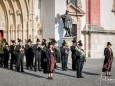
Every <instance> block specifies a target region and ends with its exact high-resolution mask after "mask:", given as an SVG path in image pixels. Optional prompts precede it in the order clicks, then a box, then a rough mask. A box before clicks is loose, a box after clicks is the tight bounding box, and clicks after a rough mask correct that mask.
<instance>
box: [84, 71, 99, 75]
mask: <svg viewBox="0 0 115 86" xmlns="http://www.w3.org/2000/svg"><path fill="white" fill-rule="evenodd" d="M83 73H84V74H87V75H96V76H97V75H100V74H97V73H91V72H85V71H83Z"/></svg>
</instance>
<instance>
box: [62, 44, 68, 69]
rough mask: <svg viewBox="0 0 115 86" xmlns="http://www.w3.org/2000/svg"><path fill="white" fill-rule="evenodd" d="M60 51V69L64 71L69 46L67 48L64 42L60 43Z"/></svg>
mask: <svg viewBox="0 0 115 86" xmlns="http://www.w3.org/2000/svg"><path fill="white" fill-rule="evenodd" d="M60 52H61V60H62V70H63V71H66V70H67V62H68V54H69V48H67V46H66V43H62V47H61V49H60Z"/></svg>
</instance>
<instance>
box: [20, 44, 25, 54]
mask: <svg viewBox="0 0 115 86" xmlns="http://www.w3.org/2000/svg"><path fill="white" fill-rule="evenodd" d="M20 52H21V53H22V54H24V47H23V46H22V45H21V46H20Z"/></svg>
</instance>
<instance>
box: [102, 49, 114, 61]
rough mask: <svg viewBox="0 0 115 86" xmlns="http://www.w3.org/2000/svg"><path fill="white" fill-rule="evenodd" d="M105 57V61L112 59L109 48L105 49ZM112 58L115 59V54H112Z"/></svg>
mask: <svg viewBox="0 0 115 86" xmlns="http://www.w3.org/2000/svg"><path fill="white" fill-rule="evenodd" d="M104 56H105V59H107V60H108V58H109V57H110V50H109V49H108V48H105V49H104ZM112 57H113V52H112Z"/></svg>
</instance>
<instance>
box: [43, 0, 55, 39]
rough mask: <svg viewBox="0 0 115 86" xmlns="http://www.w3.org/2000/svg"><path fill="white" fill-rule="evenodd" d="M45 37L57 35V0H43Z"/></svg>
mask: <svg viewBox="0 0 115 86" xmlns="http://www.w3.org/2000/svg"><path fill="white" fill-rule="evenodd" d="M41 23H42V27H43V38H46V39H47V38H49V37H55V0H41Z"/></svg>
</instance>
